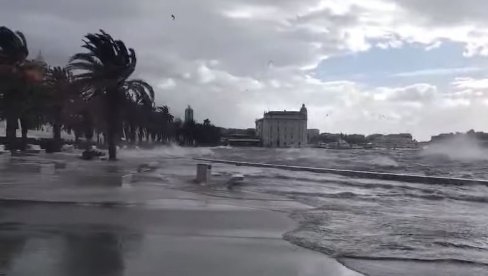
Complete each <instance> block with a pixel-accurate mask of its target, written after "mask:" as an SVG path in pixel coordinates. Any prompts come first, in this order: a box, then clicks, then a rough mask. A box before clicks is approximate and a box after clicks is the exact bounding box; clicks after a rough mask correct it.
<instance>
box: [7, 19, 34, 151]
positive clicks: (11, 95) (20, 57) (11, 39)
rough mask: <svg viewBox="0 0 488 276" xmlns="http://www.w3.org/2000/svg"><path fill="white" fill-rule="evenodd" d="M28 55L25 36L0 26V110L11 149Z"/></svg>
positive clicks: (13, 142)
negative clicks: (20, 84) (24, 66)
mask: <svg viewBox="0 0 488 276" xmlns="http://www.w3.org/2000/svg"><path fill="white" fill-rule="evenodd" d="M28 55H29V50H28V48H27V42H26V39H25V36H24V35H23V34H22V33H21V32H19V31H15V32H14V31H12V30H10V29H9V28H7V27H5V26H2V27H0V111H1V112H2V117H4V118H5V119H6V121H7V129H6V134H7V142H8V147H9V148H10V149H12V148H13V147H14V144H15V140H16V132H17V128H18V119H19V113H18V111H19V107H18V104H17V103H19V102H22V98H21V97H20V93H17V92H18V90H19V83H20V82H21V79H22V78H23V77H24V75H23V74H24V73H23V68H22V66H23V65H24V62H25V61H26V58H27V56H28Z"/></svg>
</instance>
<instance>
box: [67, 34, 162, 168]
mask: <svg viewBox="0 0 488 276" xmlns="http://www.w3.org/2000/svg"><path fill="white" fill-rule="evenodd" d="M85 38H86V40H83V42H84V44H83V45H82V47H83V48H85V49H87V50H88V52H86V53H78V54H75V55H74V56H73V57H72V58H71V59H70V65H69V67H70V68H71V69H74V70H76V71H77V73H78V74H76V75H75V78H76V80H77V82H78V83H80V84H82V85H83V87H84V91H83V96H84V97H85V98H86V99H93V98H101V99H102V100H103V103H104V107H105V114H104V118H105V123H106V125H105V128H106V133H107V142H108V151H109V160H116V157H117V156H116V145H115V143H116V137H117V135H118V134H119V132H120V130H121V120H120V116H121V113H122V110H121V107H122V106H123V105H124V102H125V101H126V100H127V99H136V98H144V99H147V100H149V101H151V102H153V101H154V92H153V90H152V88H151V86H150V85H149V84H147V83H146V82H144V81H142V80H131V81H128V80H127V79H128V78H129V77H130V75H132V73H133V72H134V70H135V68H136V63H137V59H136V53H135V51H134V50H133V49H131V48H129V49H127V47H126V46H125V44H124V42H122V41H121V40H114V39H113V38H112V37H111V36H110V35H109V34H107V33H105V32H104V31H103V30H100V33H97V34H88V35H86V36H85ZM149 88H150V89H149Z"/></svg>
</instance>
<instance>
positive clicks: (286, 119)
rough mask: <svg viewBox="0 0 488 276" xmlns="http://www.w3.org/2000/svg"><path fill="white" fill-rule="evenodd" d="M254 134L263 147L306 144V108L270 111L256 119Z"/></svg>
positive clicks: (303, 106)
mask: <svg viewBox="0 0 488 276" xmlns="http://www.w3.org/2000/svg"><path fill="white" fill-rule="evenodd" d="M256 135H257V136H258V137H259V138H260V139H261V142H262V145H263V146H265V147H301V146H304V145H306V144H307V108H306V107H305V105H302V108H301V109H300V111H286V110H285V111H270V112H266V113H264V116H263V118H261V119H258V120H256Z"/></svg>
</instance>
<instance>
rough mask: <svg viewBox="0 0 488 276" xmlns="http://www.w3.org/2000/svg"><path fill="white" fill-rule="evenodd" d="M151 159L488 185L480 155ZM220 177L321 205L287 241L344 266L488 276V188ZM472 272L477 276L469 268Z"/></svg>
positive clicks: (195, 152)
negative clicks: (430, 267)
mask: <svg viewBox="0 0 488 276" xmlns="http://www.w3.org/2000/svg"><path fill="white" fill-rule="evenodd" d="M444 153H445V152H444ZM148 154H149V153H148ZM151 154H163V155H165V156H174V157H186V158H190V157H212V158H217V159H227V160H242V161H251V162H252V161H255V162H266V163H279V164H290V165H302V166H313V167H325V168H341V169H361V170H369V171H388V172H400V173H412V174H421V175H438V176H445V177H450V176H451V177H468V178H469V177H472V178H482V179H488V175H487V170H486V169H487V168H488V163H487V162H486V161H484V160H483V159H480V158H477V157H479V156H474V157H473V158H468V157H469V156H462V158H460V159H459V158H457V157H459V156H455V155H451V156H449V155H448V154H447V155H446V154H444V155H439V154H438V152H429V151H422V150H408V151H381V150H371V151H367V150H350V151H349V150H347V151H340V150H339V151H331V150H321V149H263V148H246V149H244V148H205V149H195V148H192V149H180V148H177V147H172V148H167V149H162V150H157V151H156V152H154V153H151ZM168 169H169V168H168ZM169 170H170V169H169ZM192 170H193V168H192ZM170 171H171V170H170ZM214 171H215V172H227V173H242V174H244V175H245V178H246V180H245V181H244V183H243V185H242V186H240V187H238V188H237V189H241V190H244V191H252V192H259V193H271V194H278V195H283V196H287V197H290V198H293V199H296V200H298V201H301V202H303V203H306V204H309V205H312V206H314V207H315V209H311V210H309V211H300V212H297V213H295V214H294V215H293V217H294V218H295V219H296V220H298V221H299V222H300V227H299V228H298V229H296V230H295V231H292V232H290V233H287V234H286V239H287V240H289V241H291V242H293V243H296V244H299V245H302V246H304V247H308V248H311V249H314V250H318V251H321V252H324V253H326V254H329V255H331V256H334V257H336V258H338V259H344V258H350V257H353V258H357V259H367V260H371V259H375V260H405V261H407V260H408V261H429V262H432V263H435V264H441V265H442V264H455V267H458V268H459V270H458V271H462V272H463V273H462V275H488V269H487V268H488V231H487V229H488V187H487V186H484V185H473V184H471V185H447V184H446V185H441V184H423V183H403V182H397V181H381V180H371V179H352V178H348V177H343V176H336V175H327V174H316V173H308V172H291V171H284V170H276V169H266V168H248V167H237V166H230V165H215V166H214ZM180 173H181V174H184V173H189V174H191V173H193V172H190V171H186V172H185V171H181V172H180ZM472 266H474V267H476V269H475V270H470V269H465V268H467V267H472ZM468 271H476V273H474V274H469V273H470V272H468ZM362 272H365V273H366V274H368V271H362ZM480 273H481V274H480ZM405 275H408V273H406V274H405ZM450 275H460V274H459V273H457V272H455V273H454V274H450Z"/></svg>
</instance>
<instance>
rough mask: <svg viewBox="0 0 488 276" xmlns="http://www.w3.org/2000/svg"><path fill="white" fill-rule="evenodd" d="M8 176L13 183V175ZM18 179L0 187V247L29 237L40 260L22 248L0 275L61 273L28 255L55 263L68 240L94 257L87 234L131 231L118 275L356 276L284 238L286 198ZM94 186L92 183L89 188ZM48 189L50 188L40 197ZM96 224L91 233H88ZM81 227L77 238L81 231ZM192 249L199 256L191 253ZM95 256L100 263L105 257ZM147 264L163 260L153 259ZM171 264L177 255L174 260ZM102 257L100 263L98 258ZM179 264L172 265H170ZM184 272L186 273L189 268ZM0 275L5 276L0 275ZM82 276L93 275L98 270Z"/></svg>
mask: <svg viewBox="0 0 488 276" xmlns="http://www.w3.org/2000/svg"><path fill="white" fill-rule="evenodd" d="M27 159H30V158H27ZM124 163H131V162H130V161H129V162H124ZM110 165H112V164H110ZM126 165H127V164H123V165H122V167H126ZM68 167H69V166H68ZM80 169H81V168H76V169H75V170H80ZM85 169H86V168H85ZM70 170H71V169H70ZM63 173H66V172H62V173H61V174H63ZM9 174H10V176H15V175H16V174H18V172H17V173H13V174H12V173H9ZM33 175H36V174H33ZM23 177H24V178H25V181H21V182H22V183H20V184H19V183H14V184H6V185H2V186H1V188H2V190H1V191H0V195H1V196H0V197H2V198H4V199H3V200H2V199H0V204H1V205H3V207H4V208H2V212H0V214H1V215H0V225H4V227H3V228H4V229H3V230H5V231H3V232H2V233H3V234H1V235H0V243H3V242H7V241H4V239H5V238H6V236H4V235H7V236H8V237H10V236H16V237H17V236H19V239H22V240H24V239H27V240H28V241H27V244H28V245H29V244H30V243H33V242H34V243H39V242H41V243H45V244H48V246H47V247H45V248H44V249H43V250H44V251H45V252H44V253H42V252H38V251H36V250H29V248H30V246H28V245H27V246H25V249H24V250H23V251H22V252H21V253H20V254H17V256H16V257H15V262H12V264H10V266H11V267H10V268H8V269H7V272H9V273H7V274H8V275H22V274H29V270H28V267H31V269H34V268H36V270H37V273H39V271H41V272H42V271H44V272H46V273H47V272H49V274H50V275H63V273H64V275H66V273H68V272H69V271H64V272H63V273H61V272H56V270H57V269H58V268H57V267H56V266H53V265H52V264H50V263H49V262H48V263H47V264H42V263H32V257H30V256H31V255H32V254H34V255H36V254H37V258H47V256H48V255H49V256H51V255H56V254H57V252H58V251H59V250H60V249H59V248H57V246H58V245H57V244H58V242H54V241H55V240H59V239H60V238H62V239H66V237H70V238H69V239H73V238H74V239H76V240H82V241H84V243H85V242H86V243H88V244H91V246H93V250H94V251H93V252H91V254H95V255H97V254H98V255H100V254H99V253H95V248H97V245H96V244H95V243H92V237H91V235H92V234H93V235H101V234H102V233H111V234H110V235H113V236H117V237H119V236H122V237H123V236H124V235H126V234H127V233H132V234H137V235H138V236H141V237H142V238H141V239H142V240H144V241H143V242H142V243H141V242H140V243H139V245H138V246H139V247H141V248H140V249H139V250H137V252H135V251H131V253H130V255H127V256H125V257H123V258H122V257H121V260H119V261H118V262H121V261H122V262H123V263H124V266H123V271H124V273H127V275H155V273H156V271H164V272H172V274H173V275H197V274H198V275H209V276H210V275H251V274H254V275H256V274H261V275H290V276H291V275H296V273H298V274H300V273H302V275H305V274H303V273H306V275H331V276H336V275H337V276H338V275H343V276H361V275H362V274H359V273H356V272H354V271H352V270H350V269H348V268H346V266H344V265H342V264H340V263H339V262H338V261H337V260H335V259H334V258H330V257H329V256H326V255H324V254H322V253H320V252H315V251H312V250H309V249H306V248H303V247H299V246H296V245H293V244H291V243H289V242H288V241H286V240H284V238H283V235H284V233H286V232H287V231H290V230H292V229H295V228H296V227H298V224H297V222H296V221H294V220H293V219H292V218H290V217H289V216H288V214H289V211H287V210H294V209H295V208H297V206H299V205H300V204H298V203H294V202H293V201H291V200H282V199H281V200H280V199H278V197H275V196H268V195H257V194H252V193H239V195H238V196H239V197H238V198H236V197H235V195H232V194H228V195H226V197H222V195H221V194H220V195H216V196H213V195H211V194H210V193H204V194H203V193H202V194H199V193H198V189H199V188H198V187H192V188H195V189H197V190H195V191H186V190H178V189H175V188H174V187H164V184H165V183H163V185H161V184H160V183H154V184H152V185H151V183H150V180H147V179H144V180H143V181H142V182H136V183H134V184H133V185H132V187H129V188H122V187H103V185H102V186H101V187H97V186H96V185H95V187H94V185H88V186H83V187H76V186H70V185H66V187H63V186H59V185H56V184H54V183H52V181H46V182H45V183H41V184H39V183H29V177H26V175H24V176H23ZM55 177H56V176H55ZM57 177H59V178H61V179H56V181H61V182H63V181H66V180H67V179H69V178H62V177H60V176H57ZM32 179H34V178H31V181H32ZM96 179H97V177H95V178H93V180H94V181H95V180H96ZM102 179H103V177H102ZM171 180H174V178H173V179H171ZM171 180H170V181H171ZM56 181H55V182H56ZM102 181H103V180H102ZM61 184H62V183H61ZM92 184H93V183H92ZM101 184H103V183H101ZM51 186H52V188H53V189H52V190H51V189H46V188H47V187H51ZM61 206H62V208H59V207H61ZM298 208H300V207H298ZM302 208H303V206H302ZM273 209H274V210H273ZM279 210H281V212H280V211H279ZM95 225H99V226H97V227H96V228H93V226H95ZM80 229H85V230H83V231H82V232H79V231H80ZM101 229H102V230H101ZM46 231H47V232H46ZM100 231H102V232H100ZM107 231H108V232H107ZM36 233H38V234H36ZM41 233H45V234H42V238H41V240H39V238H38V237H37V238H36V237H35V236H38V235H40V234H41ZM49 233H58V234H49ZM97 233H99V234H97ZM32 234H34V236H31V235H32ZM132 234H131V235H132ZM46 235H47V236H46ZM9 239H10V238H9ZM123 239H124V238H123ZM2 241H3V242H2ZM53 242H54V243H53ZM104 242H105V241H103V242H102V244H103V243H104ZM71 243H72V242H71ZM76 244H78V242H76ZM158 244H160V245H161V246H162V247H160V246H157V245H158ZM196 244H197V245H199V247H197V248H201V250H198V249H197V248H195V245H196ZM76 246H77V245H76ZM98 246H99V245H98ZM110 246H112V245H110ZM72 249H73V250H75V251H77V250H78V249H76V248H72ZM202 250H203V251H202ZM39 254H40V255H39ZM45 254H48V255H45ZM101 254H102V255H105V254H104V253H103V250H102V253H101ZM116 255H117V254H116ZM122 255H124V254H122ZM42 256H44V257H42ZM128 256H129V257H128ZM154 256H159V257H160V258H162V259H159V258H158V259H159V260H156V259H155V258H154ZM174 256H181V257H180V258H182V260H179V259H180V258H176V259H175V257H174ZM183 256H184V257H183ZM105 257H108V255H107V256H101V258H105ZM77 258H79V260H78V261H77V262H78V263H80V264H82V263H83V262H86V259H87V258H88V259H90V258H91V257H89V256H88V255H82V256H78V257H77ZM170 259H171V261H169V260H170ZM182 261H183V262H185V263H186V265H183V264H182V263H181V262H182ZM58 262H64V260H63V259H60V260H58ZM178 262H180V264H181V265H180V266H174V265H172V264H171V263H178ZM236 262H237V263H236ZM188 264H190V266H189V265H188ZM222 264H227V265H226V266H222ZM229 264H230V265H229ZM72 265H73V266H74V267H73V268H72V269H73V270H74V269H81V270H83V268H81V267H79V266H78V265H76V264H72ZM113 265H114V264H111V265H110V264H108V266H107V267H106V269H111V266H113ZM191 266H194V267H193V268H189V267H191ZM112 268H113V267H112ZM85 269H87V268H85ZM119 269H120V268H119ZM53 271H54V272H53ZM202 271H204V272H203V274H202ZM300 271H302V272H300ZM0 272H4V271H2V269H1V268H0ZM87 273H90V274H91V275H100V274H98V273H97V271H87ZM229 273H230V274H229ZM249 273H251V274H249ZM41 274H42V273H41Z"/></svg>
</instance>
